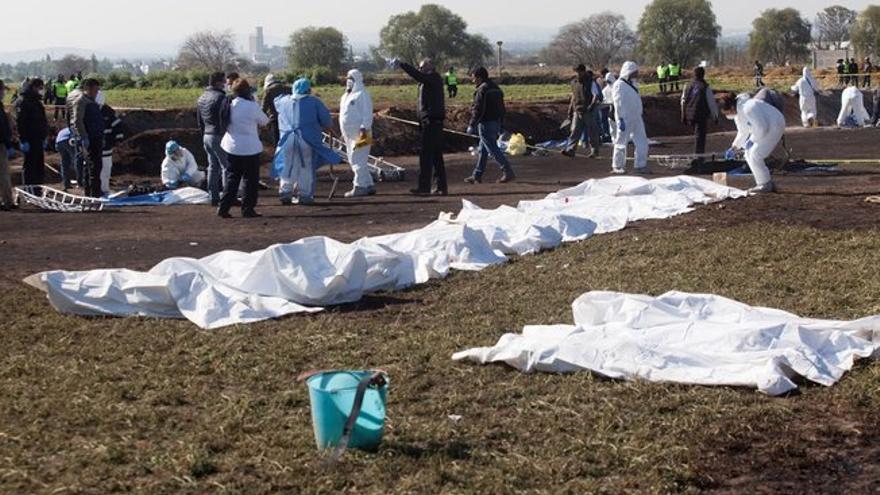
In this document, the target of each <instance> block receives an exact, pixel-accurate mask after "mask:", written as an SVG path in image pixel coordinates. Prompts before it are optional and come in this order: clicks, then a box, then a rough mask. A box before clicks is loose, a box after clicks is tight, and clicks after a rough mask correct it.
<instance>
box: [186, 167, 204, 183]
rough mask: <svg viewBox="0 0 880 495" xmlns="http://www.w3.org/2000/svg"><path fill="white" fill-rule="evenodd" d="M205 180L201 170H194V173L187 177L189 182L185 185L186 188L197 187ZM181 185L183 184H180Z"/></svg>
mask: <svg viewBox="0 0 880 495" xmlns="http://www.w3.org/2000/svg"><path fill="white" fill-rule="evenodd" d="M204 180H205V173H204V172H202V171H201V170H196V171H195V172H193V173H191V174H190V175H189V182H187V183H186V185H188V186H192V187H199V186H201V185H202V182H204ZM181 184H183V183H182V182H181Z"/></svg>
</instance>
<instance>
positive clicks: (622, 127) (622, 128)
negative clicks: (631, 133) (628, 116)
mask: <svg viewBox="0 0 880 495" xmlns="http://www.w3.org/2000/svg"><path fill="white" fill-rule="evenodd" d="M617 130H619V131H620V132H626V122H625V121H624V120H623V119H620V120H619V121H617Z"/></svg>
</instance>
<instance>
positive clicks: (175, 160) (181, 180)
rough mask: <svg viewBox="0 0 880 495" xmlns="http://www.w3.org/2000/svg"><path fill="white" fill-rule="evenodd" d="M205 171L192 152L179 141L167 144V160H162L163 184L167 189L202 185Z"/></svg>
mask: <svg viewBox="0 0 880 495" xmlns="http://www.w3.org/2000/svg"><path fill="white" fill-rule="evenodd" d="M204 181H205V173H204V172H202V171H201V170H199V166H198V164H197V163H196V159H195V157H194V156H193V154H192V153H190V151H189V150H188V149H186V148H184V147H183V146H181V145H180V144H178V143H177V141H168V143H166V144H165V160H163V161H162V185H163V186H165V189H177V188H178V187H186V186H192V187H201V186H202V183H203V182H204Z"/></svg>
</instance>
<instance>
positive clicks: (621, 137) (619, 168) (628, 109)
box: [611, 61, 648, 173]
mask: <svg viewBox="0 0 880 495" xmlns="http://www.w3.org/2000/svg"><path fill="white" fill-rule="evenodd" d="M638 70H639V67H638V66H637V65H636V64H635V62H630V61H627V62H624V64H623V67H621V69H620V78H619V79H618V80H617V81H615V82H614V86H613V87H612V88H611V103H612V104H613V105H614V118H615V125H616V127H617V135H616V136H615V139H614V160H613V162H612V165H611V166H612V167H613V169H614V172H615V173H623V171H624V170H625V168H626V147H627V144H628V143H629V142H630V141H632V143H633V145H634V146H635V148H636V152H635V155H636V156H635V158H636V170H637V171H641V172H646V171H647V170H648V136H647V134H646V133H645V121H644V120H642V111H643V109H642V97H641V95H639V90H638V89H637V88H636V86H635V83H634V82H633V81H631V80H630V79H631V78H632V76H633V74H635V73H636V72H637V71H638Z"/></svg>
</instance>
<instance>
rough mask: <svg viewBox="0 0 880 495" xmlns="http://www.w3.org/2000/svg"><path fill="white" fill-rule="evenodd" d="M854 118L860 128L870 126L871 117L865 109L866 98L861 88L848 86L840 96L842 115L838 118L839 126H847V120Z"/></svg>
mask: <svg viewBox="0 0 880 495" xmlns="http://www.w3.org/2000/svg"><path fill="white" fill-rule="evenodd" d="M850 116H852V117H853V119H855V121H856V125H857V126H858V127H865V126H868V125H870V123H871V116H870V115H868V111H867V110H866V109H865V98H864V96H863V95H862V92H861V91H860V90H859V88H857V87H855V86H848V87H847V88H846V89H844V90H843V93H841V94H840V115H838V116H837V125H839V126H841V127H842V126H844V125H847V119H848V118H849V117H850Z"/></svg>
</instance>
